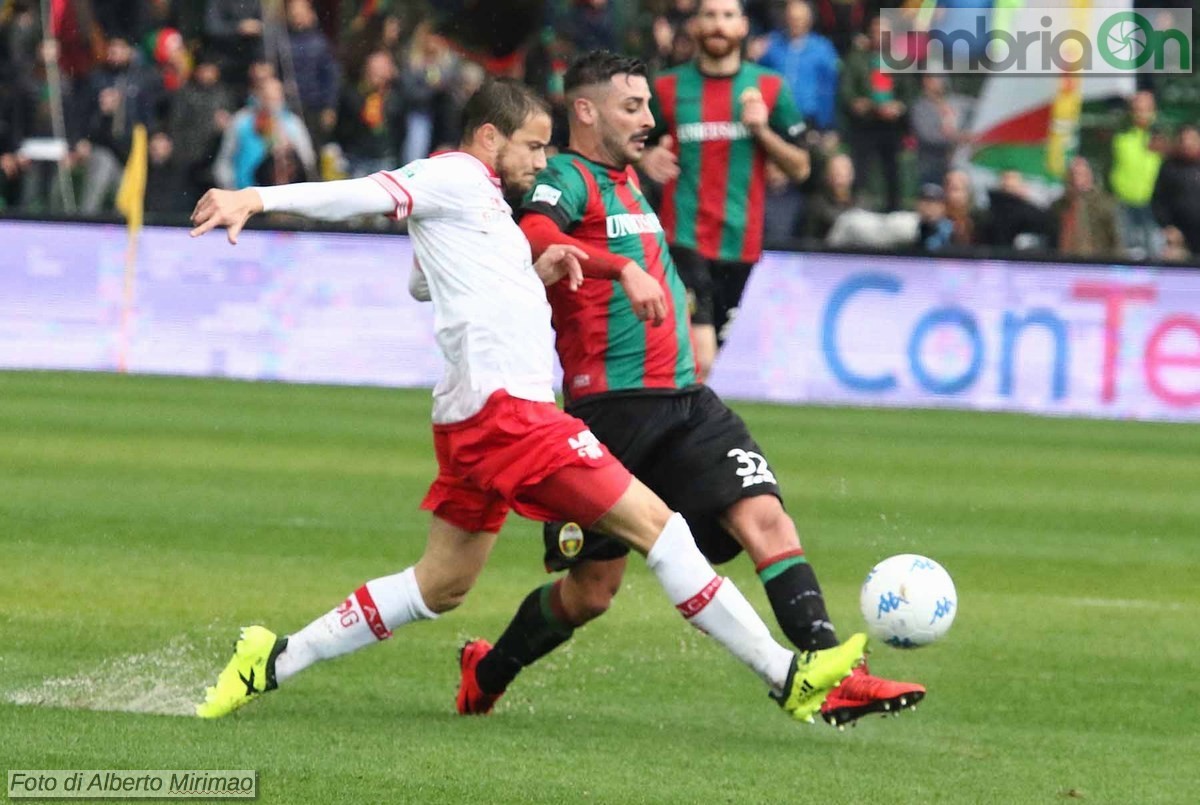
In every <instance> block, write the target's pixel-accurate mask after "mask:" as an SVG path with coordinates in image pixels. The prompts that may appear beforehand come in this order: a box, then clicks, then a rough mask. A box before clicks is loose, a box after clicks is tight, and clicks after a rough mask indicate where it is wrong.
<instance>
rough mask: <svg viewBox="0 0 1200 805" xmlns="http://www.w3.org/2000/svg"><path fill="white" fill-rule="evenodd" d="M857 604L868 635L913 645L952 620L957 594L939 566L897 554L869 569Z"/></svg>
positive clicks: (930, 638) (925, 559)
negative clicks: (865, 623) (864, 620)
mask: <svg viewBox="0 0 1200 805" xmlns="http://www.w3.org/2000/svg"><path fill="white" fill-rule="evenodd" d="M858 604H859V607H860V608H861V609H862V614H863V618H864V619H866V621H867V632H868V633H869V634H870V635H871V637H873V638H875V639H876V640H881V641H883V642H884V643H887V644H888V645H889V646H895V647H896V648H918V647H920V646H925V645H928V644H930V643H932V642H933V641H935V640H937V639H938V638H939V637H941V636H942V635H944V634H945V633H946V631H947V630H948V629H949V628H950V624H952V623H954V613H955V612H956V611H957V610H958V593H957V592H955V590H954V581H953V580H951V578H950V574H949V573H947V572H946V569H945V568H944V567H942V566H941V565H939V564H938V563H937V562H935V561H933V560H932V559H930V558H928V557H925V556H918V555H917V554H913V553H902V554H899V555H897V556H892V557H889V558H887V559H884V560H883V561H882V562H880V563H879V564H877V565H875V567H873V568H871V572H870V573H868V574H867V580H866V581H864V582H863V586H862V593H861V595H860V596H859V599H858Z"/></svg>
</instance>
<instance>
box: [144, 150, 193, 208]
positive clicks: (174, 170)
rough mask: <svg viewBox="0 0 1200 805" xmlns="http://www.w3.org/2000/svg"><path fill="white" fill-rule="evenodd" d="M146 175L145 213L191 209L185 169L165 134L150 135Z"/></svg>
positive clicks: (190, 197)
mask: <svg viewBox="0 0 1200 805" xmlns="http://www.w3.org/2000/svg"><path fill="white" fill-rule="evenodd" d="M147 151H148V171H147V173H146V209H147V211H150V212H156V213H186V212H189V211H191V209H192V207H193V206H194V199H193V196H192V194H191V193H190V192H189V190H188V181H187V179H188V177H187V168H186V166H185V165H184V164H183V163H182V162H181V161H180V160H179V158H178V157H177V156H176V154H175V148H174V144H173V143H172V142H171V137H170V135H168V134H167V133H166V132H164V131H156V132H154V134H152V135H150V143H149V146H148V148H147Z"/></svg>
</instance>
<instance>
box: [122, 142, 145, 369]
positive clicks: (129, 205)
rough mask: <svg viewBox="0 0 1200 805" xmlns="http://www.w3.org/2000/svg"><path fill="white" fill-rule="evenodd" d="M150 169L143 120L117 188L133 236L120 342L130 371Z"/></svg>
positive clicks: (128, 243)
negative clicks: (135, 290)
mask: <svg viewBox="0 0 1200 805" xmlns="http://www.w3.org/2000/svg"><path fill="white" fill-rule="evenodd" d="M149 171H150V158H149V151H148V148H147V144H146V127H145V126H144V125H142V124H141V123H139V124H138V125H136V126H134V128H133V146H132V147H131V148H130V149H129V161H127V162H126V163H125V172H124V173H123V174H122V175H121V186H120V187H118V188H117V211H118V212H120V213H121V215H124V216H125V220H126V221H127V222H128V223H129V237H128V240H127V241H126V244H125V283H124V285H125V288H124V294H122V297H123V298H122V304H121V333H120V341H119V343H118V346H117V371H118V372H122V373H124V372H128V371H129V348H130V340H131V337H132V334H131V332H130V330H131V328H132V323H133V306H134V286H135V281H136V279H137V248H138V234H139V233H140V232H141V231H142V218H143V216H144V214H145V212H146V174H147V173H148V172H149Z"/></svg>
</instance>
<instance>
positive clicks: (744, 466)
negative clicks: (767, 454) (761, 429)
mask: <svg viewBox="0 0 1200 805" xmlns="http://www.w3.org/2000/svg"><path fill="white" fill-rule="evenodd" d="M725 457H726V458H736V459H737V462H738V468H737V474H738V475H739V476H740V477H741V479H742V488H743V489H745V488H746V487H747V486H754V485H755V484H773V483H775V473H773V472H771V468H770V467H768V466H767V460H766V459H765V458H763V456H762V455H761V454H759V453H755V452H754V451H752V450H743V449H741V448H740V447H736V448H734V449H733V450H730V451H729V452H728V453H726V454H725Z"/></svg>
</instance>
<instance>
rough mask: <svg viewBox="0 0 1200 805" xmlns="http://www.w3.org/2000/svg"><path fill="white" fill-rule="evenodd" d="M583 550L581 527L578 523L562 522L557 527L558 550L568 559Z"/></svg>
mask: <svg viewBox="0 0 1200 805" xmlns="http://www.w3.org/2000/svg"><path fill="white" fill-rule="evenodd" d="M582 550H583V529H582V528H580V527H579V524H578V523H564V524H563V527H562V528H560V529H558V551H559V553H561V554H562V555H563V556H565V557H567V558H568V559H574V558H575V557H576V556H579V552H580V551H582Z"/></svg>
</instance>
